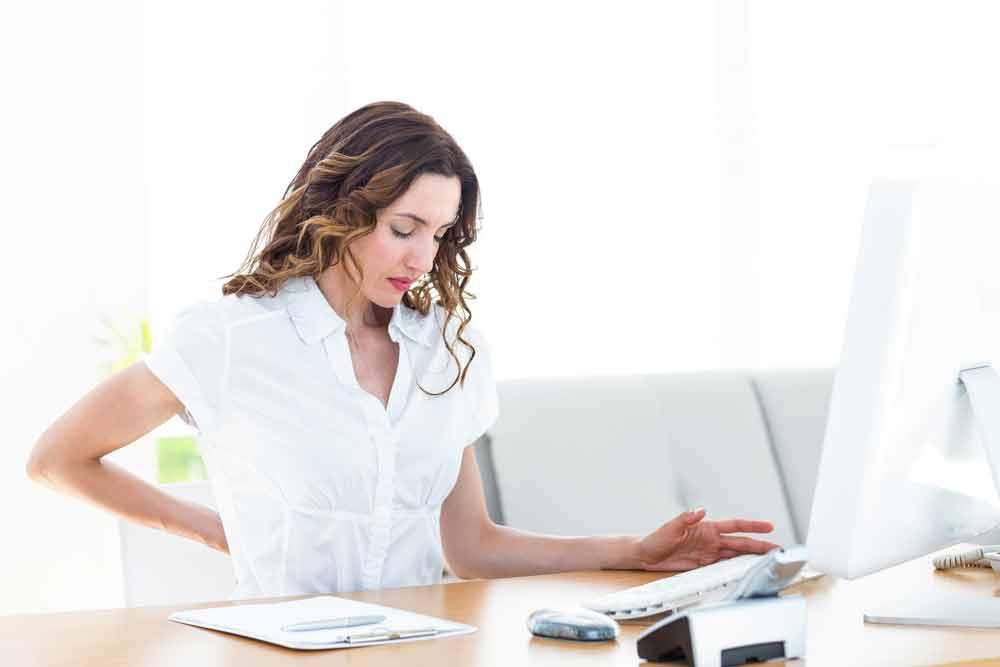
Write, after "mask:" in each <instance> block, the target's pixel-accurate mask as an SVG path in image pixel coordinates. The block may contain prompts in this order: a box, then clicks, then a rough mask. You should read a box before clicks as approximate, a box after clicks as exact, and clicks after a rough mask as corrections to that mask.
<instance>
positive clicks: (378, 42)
mask: <svg viewBox="0 0 1000 667" xmlns="http://www.w3.org/2000/svg"><path fill="white" fill-rule="evenodd" d="M943 7H944V5H943V4H942V3H912V2H908V3H902V2H894V1H893V2H890V1H888V0H880V1H878V2H864V3H861V2H851V3H837V5H836V6H834V5H830V6H827V5H822V4H817V3H808V4H806V3H798V2H792V1H791V0H781V1H777V0H772V1H769V2H761V3H752V4H751V3H748V2H746V0H717V1H716V2H715V3H669V4H666V3H664V4H652V3H643V2H638V1H636V2H632V3H624V4H623V3H616V4H613V5H612V4H610V3H600V4H587V5H583V4H570V3H564V4H558V5H556V4H548V3H545V4H539V3H530V4H529V3H505V4H503V5H495V4H487V3H476V4H473V3H460V2H426V3H419V4H418V3H408V2H384V1H380V2H367V3H346V4H342V3H340V2H320V1H319V0H308V1H306V0H303V1H300V2H294V3H283V4H281V5H278V4H276V3H236V2H232V1H226V2H213V3H198V4H196V3H194V2H191V1H189V0H188V1H185V2H179V3H169V4H164V3H153V2H146V3H144V4H141V5H136V4H135V3H125V2H112V1H111V0H107V1H105V2H103V3H97V4H94V3H91V4H88V5H87V6H86V9H82V8H80V7H79V6H78V5H77V4H75V3H69V2H66V1H64V0H63V1H53V2H48V3H32V4H24V3H22V4H21V5H20V6H19V7H18V9H17V10H13V9H10V8H7V7H5V8H4V9H3V10H2V11H3V15H2V16H0V37H2V39H0V55H2V62H4V67H5V71H4V85H5V88H4V89H5V92H7V93H8V94H7V95H6V98H7V99H14V100H19V101H21V104H20V105H12V104H8V105H7V106H6V107H5V116H4V121H3V123H0V132H2V137H3V146H4V156H3V158H2V160H3V162H2V163H0V164H2V167H0V168H2V170H3V171H2V174H0V175H2V177H3V181H2V182H3V183H4V184H5V193H7V194H8V196H7V198H6V204H7V207H8V208H7V214H8V215H7V218H8V224H7V226H6V227H5V229H6V230H7V235H6V236H5V240H7V242H8V246H7V252H6V253H5V254H4V262H5V267H6V268H7V271H8V273H7V275H8V283H9V285H10V286H9V287H8V296H7V298H8V304H9V307H8V309H7V312H8V313H12V316H11V315H7V316H5V319H4V323H5V324H7V325H8V326H5V327H0V344H2V345H3V349H4V350H5V351H7V352H8V354H6V355H5V356H4V358H3V359H2V360H0V369H2V370H0V396H2V398H3V406H4V415H5V417H6V419H5V424H6V428H7V432H6V434H5V435H6V440H7V441H8V442H9V443H11V444H10V445H9V446H7V447H4V448H2V449H0V464H2V465H0V471H2V472H0V475H2V476H3V477H2V478H0V483H3V484H4V486H3V488H4V489H5V492H4V498H3V499H4V501H5V506H6V507H7V508H8V509H7V510H5V511H4V515H3V516H4V519H5V525H6V526H7V528H8V535H11V536H13V539H11V540H8V544H5V547H6V548H5V549H4V550H3V551H2V552H0V590H3V591H4V596H3V599H2V600H0V613H16V612H35V611H60V610H64V609H74V608H95V607H109V606H116V605H118V604H120V583H119V575H118V569H117V560H116V559H117V557H118V556H117V537H116V534H115V526H114V520H113V519H112V518H111V517H109V516H107V515H105V514H103V513H101V512H100V511H99V510H97V509H94V508H91V507H90V506H89V505H85V504H84V503H82V502H79V501H77V500H74V499H69V498H64V497H62V496H59V495H57V494H54V493H52V492H50V491H47V490H46V489H44V488H42V487H40V486H38V485H35V484H32V483H30V482H29V481H28V480H27V478H26V477H25V475H24V463H25V460H26V457H27V454H28V451H29V449H30V447H31V445H32V443H33V442H34V440H35V438H37V437H38V435H39V434H40V433H41V431H42V430H43V429H44V428H45V427H46V426H47V425H48V423H50V422H51V421H52V420H53V419H54V418H55V417H56V416H57V415H58V414H60V413H61V412H62V411H64V410H65V409H66V408H67V407H69V405H70V404H71V403H72V402H73V401H75V400H76V399H77V398H78V397H79V396H80V395H82V394H83V393H84V392H85V391H86V390H87V389H88V388H90V387H91V386H93V384H95V383H96V382H97V381H99V380H100V378H101V376H102V373H101V370H100V361H101V360H102V354H103V352H102V351H101V350H100V349H98V348H97V347H96V346H95V345H94V343H93V342H92V340H91V337H92V336H93V335H96V334H97V333H99V329H100V317H101V315H102V314H118V313H124V312H129V311H132V312H141V311H142V310H144V309H146V308H147V307H148V308H149V310H150V312H151V313H152V316H153V325H154V345H155V343H156V341H157V340H159V339H160V338H161V336H162V333H163V331H164V330H165V328H166V326H167V324H168V323H169V319H170V317H172V316H173V314H174V313H175V312H176V311H177V310H178V309H179V308H180V307H182V306H183V305H185V304H187V303H190V302H192V301H194V300H197V299H201V298H212V297H214V296H216V295H217V294H219V287H220V284H221V283H220V281H219V280H216V278H218V277H219V276H221V275H223V274H225V273H229V272H231V271H233V270H234V269H235V268H236V267H237V265H238V264H239V262H240V260H241V259H242V258H243V256H244V253H245V252H246V250H247V248H248V246H249V243H250V241H251V240H252V238H253V236H254V235H255V233H256V231H257V228H258V226H259V223H260V221H261V220H262V218H263V217H264V215H265V214H266V213H267V212H268V210H270V208H271V207H272V206H273V205H274V204H275V203H276V202H277V200H278V198H279V197H280V195H281V194H282V192H283V190H284V188H285V186H286V185H287V182H288V181H289V180H290V179H291V177H292V176H293V175H294V172H295V170H296V169H297V168H298V166H299V165H300V164H301V162H302V160H303V159H304V157H305V154H306V151H307V150H308V148H309V147H310V146H311V145H312V143H313V142H314V141H315V140H316V139H317V138H318V137H319V136H320V134H321V133H322V132H323V131H324V130H325V129H327V128H328V127H329V126H330V125H331V124H332V123H333V122H335V121H336V120H337V119H339V118H341V117H342V116H343V115H345V114H346V113H348V112H349V111H351V110H353V109H355V108H357V107H358V106H360V105H362V104H364V103H367V102H371V101H374V100H379V99H396V100H401V101H405V102H408V103H410V104H412V105H414V106H415V107H417V108H418V109H420V110H422V111H425V112H427V113H430V114H431V115H433V116H435V117H436V118H437V119H438V120H439V121H440V122H441V124H442V125H443V126H444V127H445V128H446V129H448V130H449V131H450V132H451V133H452V134H453V135H454V136H455V137H456V139H457V140H458V141H459V143H460V144H461V145H462V146H463V147H464V148H465V149H466V151H467V152H468V154H469V156H470V157H471V159H472V161H473V163H474V165H475V166H476V169H477V171H478V173H479V176H480V180H481V183H482V185H483V197H484V201H483V211H484V214H485V218H484V220H483V225H484V229H483V233H482V236H481V243H480V244H479V247H476V248H474V249H473V259H474V261H475V263H476V264H477V265H478V266H479V267H480V272H479V273H478V274H477V276H476V278H475V279H474V281H473V283H472V290H473V291H474V292H476V293H478V294H479V295H480V297H481V298H480V299H479V300H478V301H476V302H475V303H474V304H473V306H474V322H475V323H476V325H477V326H479V327H480V328H481V329H482V330H483V331H484V332H485V333H486V335H487V336H488V338H489V339H490V341H491V343H492V346H493V348H494V355H495V359H496V364H497V370H498V375H499V376H500V377H501V378H505V377H517V376H527V375H557V374H558V375H567V374H595V373H596V374H600V373H628V372H647V371H670V370H691V369H703V368H711V367H716V366H725V367H754V366H783V365H832V364H833V363H835V362H836V358H837V354H838V352H839V346H840V336H841V330H842V326H843V317H844V314H845V312H846V305H847V296H848V289H849V281H850V276H851V273H852V270H853V261H854V256H855V251H856V242H857V233H858V230H859V225H860V221H861V214H862V208H863V204H864V188H865V186H866V184H867V182H868V180H869V179H870V178H871V177H872V176H874V175H882V174H888V175H893V174H898V173H900V172H901V171H906V170H911V171H913V170H919V169H918V167H917V166H915V165H916V163H918V162H920V161H924V162H927V161H931V162H934V161H935V158H934V157H933V156H935V155H941V154H942V149H935V148H933V146H934V145H937V146H949V147H951V148H949V149H948V151H947V152H948V154H949V155H951V156H952V158H951V159H952V160H953V161H954V162H955V163H956V164H966V163H969V162H977V163H978V164H981V165H983V168H986V169H992V168H993V167H994V165H995V160H992V155H995V154H996V151H995V150H993V149H992V147H994V146H996V145H997V144H998V143H1000V142H997V141H996V134H997V133H996V130H995V128H996V127H997V125H996V123H995V119H996V118H997V117H1000V115H998V113H997V112H998V111H1000V108H998V107H1000V104H998V101H997V98H996V96H995V94H994V92H993V90H994V86H992V80H993V78H995V77H994V76H993V71H992V70H993V64H994V63H996V62H998V56H1000V53H997V50H998V48H1000V47H998V46H997V43H996V41H995V40H994V39H993V35H992V33H991V28H992V26H994V25H996V18H997V17H996V13H997V10H995V9H993V6H992V5H991V4H990V3H986V2H976V3H972V2H956V3H949V4H948V8H947V13H946V12H945V10H944V9H943ZM927 146H932V148H930V149H928V148H926V147H927ZM956 147H957V148H956ZM914 156H917V157H914ZM928 156H931V157H928ZM179 428H181V427H180V426H178V423H176V422H172V423H171V424H169V425H168V426H166V427H165V429H166V430H170V429H179ZM150 454H151V448H150V446H149V445H148V444H142V445H138V446H134V447H130V448H127V449H126V450H123V451H122V452H121V453H120V455H119V458H120V460H121V461H122V462H123V463H124V464H127V465H129V466H130V467H132V468H133V470H134V471H135V472H137V473H139V474H142V475H144V476H151V474H152V470H151V460H150ZM11 545H12V546H11Z"/></svg>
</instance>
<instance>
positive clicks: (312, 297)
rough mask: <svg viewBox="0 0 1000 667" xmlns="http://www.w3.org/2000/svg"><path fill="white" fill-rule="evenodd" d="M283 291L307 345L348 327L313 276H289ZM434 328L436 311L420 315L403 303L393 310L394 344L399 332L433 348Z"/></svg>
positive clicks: (291, 313) (390, 324) (293, 319)
mask: <svg viewBox="0 0 1000 667" xmlns="http://www.w3.org/2000/svg"><path fill="white" fill-rule="evenodd" d="M281 291H282V292H284V293H285V294H286V295H287V304H288V305H287V308H288V314H289V316H290V317H291V318H292V323H293V324H294V325H295V329H296V331H297V332H298V334H299V338H301V339H302V342H303V343H305V344H306V345H311V344H313V343H315V342H316V341H319V340H322V339H323V338H326V337H327V336H329V335H330V334H334V333H337V332H339V331H343V330H344V329H345V328H346V326H347V323H346V322H344V320H343V319H342V318H341V317H340V315H338V314H337V311H335V310H334V309H333V308H332V307H331V306H330V304H329V303H328V302H327V300H326V297H325V296H323V292H321V291H320V289H319V285H317V284H316V280H315V278H313V277H312V276H302V277H296V278H290V279H288V280H287V281H286V282H285V284H284V285H282V287H281ZM434 330H435V327H434V317H433V314H429V315H421V314H420V313H419V312H417V311H416V310H413V309H412V308H408V307H407V306H404V305H403V303H402V302H400V303H398V304H396V306H395V307H394V308H393V309H392V319H390V320H389V338H390V339H392V341H393V342H394V343H398V342H399V338H400V337H399V334H400V333H402V334H403V335H405V336H406V337H407V338H409V339H410V340H412V341H414V342H416V343H420V344H421V345H424V346H425V347H430V345H431V343H432V342H433V339H434Z"/></svg>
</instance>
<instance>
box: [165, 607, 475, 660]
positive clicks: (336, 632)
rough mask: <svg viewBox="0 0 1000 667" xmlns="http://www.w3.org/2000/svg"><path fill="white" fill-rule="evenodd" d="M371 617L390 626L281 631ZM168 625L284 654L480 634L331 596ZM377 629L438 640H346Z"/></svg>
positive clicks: (220, 610) (206, 614) (214, 612)
mask: <svg viewBox="0 0 1000 667" xmlns="http://www.w3.org/2000/svg"><path fill="white" fill-rule="evenodd" d="M368 614H382V615H384V616H385V617H386V620H385V621H383V622H382V623H379V624H378V625H373V626H360V627H354V628H337V629H328V630H310V631H307V632H290V631H285V630H282V629H281V628H282V627H284V626H285V625H289V624H292V623H299V622H303V621H311V620H318V619H326V618H339V617H341V616H361V615H368ZM167 620H169V621H174V622H175V623H184V624H186V625H194V626H197V627H201V628H208V629H210V630H220V631H222V632H228V633H230V634H234V635H241V636H243V637H250V638H252V639H259V640H260V641H265V642H269V643H271V644H277V645H278V646H284V647H286V648H294V649H300V650H305V651H316V650H323V649H332V648H356V647H359V646H374V645H376V644H399V643H402V642H411V641H419V640H422V639H438V638H441V637H452V636H456V635H464V634H468V633H470V632H475V631H476V630H477V628H476V627H475V626H472V625H465V624H464V623H455V622H454V621H447V620H445V619H442V618H435V617H434V616H425V615H423V614H415V613H413V612H410V611H403V610H401V609H393V608H392V607H383V606H380V605H377V604H369V603H367V602H358V601H357V600H348V599H345V598H338V597H335V596H333V595H320V596H317V597H312V598H305V599H303V600H292V601H291V602H271V603H264V604H240V605H233V606H231V607H210V608H207V609H192V610H190V611H178V612H175V613H173V614H171V615H170V616H169V617H167ZM375 627H386V628H391V629H393V630H405V629H409V628H426V627H433V628H436V629H437V634H434V635H429V636H423V637H408V638H405V639H386V640H381V641H366V642H365V643H363V644H350V643H348V642H347V641H345V639H344V635H346V634H354V633H357V632H365V631H366V630H370V629H371V628H375Z"/></svg>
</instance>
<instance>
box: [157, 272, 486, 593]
mask: <svg viewBox="0 0 1000 667" xmlns="http://www.w3.org/2000/svg"><path fill="white" fill-rule="evenodd" d="M455 319H457V318H455ZM443 321H444V310H443V308H441V307H440V306H435V307H434V308H433V309H432V311H431V314H429V315H427V316H422V315H420V314H419V313H418V312H416V311H414V310H412V309H410V308H407V307H405V306H403V305H402V304H400V305H398V306H396V308H395V309H394V311H393V314H392V319H391V321H390V323H389V337H390V338H391V339H392V340H393V341H394V342H396V343H398V344H399V365H398V367H397V369H396V376H395V379H394V381H393V384H392V389H391V391H390V394H389V400H388V408H386V407H383V405H382V403H381V402H380V401H379V399H377V398H376V397H375V396H373V395H371V394H370V393H368V392H367V391H365V390H364V389H362V388H361V386H360V385H359V384H358V382H357V379H356V377H355V375H354V368H353V365H352V362H351V354H350V351H349V349H348V347H347V337H346V336H345V335H344V329H345V323H344V321H343V320H342V319H341V318H340V317H339V316H338V315H337V313H336V311H334V310H333V308H331V307H330V305H329V303H328V302H327V301H326V299H325V298H324V296H323V294H322V292H320V290H319V287H318V286H317V284H316V281H315V280H314V279H312V278H294V279H292V280H289V281H288V282H286V283H285V284H284V285H283V286H282V287H281V289H280V290H279V292H278V294H277V295H276V296H274V297H271V296H269V295H265V296H263V297H259V298H258V297H250V296H240V297H236V296H232V295H230V296H224V297H222V298H220V299H218V300H215V301H209V302H202V303H199V304H196V305H194V306H191V307H189V308H187V309H186V310H184V311H183V312H181V314H180V315H179V316H178V317H177V320H176V322H175V325H174V328H173V331H172V334H171V336H170V338H169V342H168V343H167V344H166V345H162V346H158V349H156V350H155V351H154V352H153V353H152V354H150V355H148V356H147V357H146V358H145V359H144V361H145V363H146V365H147V366H148V367H149V369H150V370H151V371H152V372H153V373H154V374H155V375H156V376H157V377H158V378H159V379H160V380H161V381H162V382H163V383H164V384H165V385H166V386H167V387H169V388H170V390H171V391H172V392H173V393H174V394H175V395H176V396H177V398H178V399H179V400H180V401H181V402H182V403H183V404H184V407H185V412H184V413H183V414H182V418H183V419H184V420H185V421H186V422H188V423H189V424H191V425H192V426H195V427H196V428H197V429H198V432H199V438H198V440H199V449H200V452H201V455H202V458H203V459H204V461H205V465H206V469H207V471H208V476H209V479H210V481H211V483H212V488H213V491H214V493H215V499H216V502H217V504H218V510H219V514H220V515H221V518H222V523H223V526H224V529H225V534H226V540H227V542H228V543H229V550H230V554H231V556H232V561H233V567H234V569H235V575H236V581H237V586H236V589H235V591H234V593H233V595H232V596H231V599H243V598H249V597H268V596H284V595H300V594H311V593H334V592H338V591H352V590H359V589H373V588H380V587H394V586H411V585H423V584H433V583H437V582H439V581H440V580H441V572H442V568H443V562H444V561H443V557H442V547H441V533H440V516H441V504H442V503H443V502H444V500H445V498H446V497H447V496H448V494H449V493H450V492H451V490H452V488H453V487H454V485H455V481H456V480H457V478H458V471H459V466H460V463H461V459H462V452H463V450H464V448H465V447H466V446H467V445H470V444H472V443H473V442H474V441H475V440H476V439H477V438H479V436H481V435H482V434H483V433H484V432H485V431H486V429H487V428H488V427H489V426H491V425H492V423H493V422H494V420H495V419H496V418H497V414H498V405H497V393H496V386H495V383H494V379H493V371H492V365H491V361H490V354H489V350H488V348H487V345H486V342H485V341H484V339H483V338H482V336H480V335H479V334H478V332H476V331H474V330H473V329H472V327H471V326H470V327H467V328H466V331H465V332H464V334H463V337H464V338H466V339H467V340H469V341H470V342H471V343H472V344H473V345H474V346H475V348H476V355H475V358H474V359H473V361H472V364H471V365H470V366H469V371H468V375H467V377H466V381H465V387H464V388H462V387H460V386H459V385H458V384H456V385H455V386H454V387H453V388H452V389H451V390H449V391H448V392H447V393H446V394H444V395H443V396H428V395H427V394H426V393H424V392H423V391H421V389H420V388H418V386H417V385H418V384H419V385H420V386H422V387H423V388H425V389H427V390H428V391H431V392H439V391H441V390H443V389H445V388H446V387H447V386H448V385H449V384H451V382H452V380H453V379H454V378H455V375H456V371H457V369H456V365H455V362H454V360H453V359H452V358H451V355H450V354H449V353H448V351H447V349H446V348H445V345H444V341H443V340H442V337H441V330H442V329H441V327H442V325H443ZM456 329H457V323H456V322H454V321H453V322H452V323H449V341H453V340H454V334H455V331H456ZM452 347H453V348H454V350H455V353H456V354H457V355H458V357H459V359H460V360H461V361H462V364H463V366H464V364H465V362H466V361H467V360H468V356H469V353H468V350H467V349H466V348H465V346H464V345H462V344H461V343H458V342H455V343H453V344H452Z"/></svg>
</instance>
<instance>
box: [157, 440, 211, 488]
mask: <svg viewBox="0 0 1000 667" xmlns="http://www.w3.org/2000/svg"><path fill="white" fill-rule="evenodd" d="M156 468H157V479H158V481H159V482H160V484H170V483H173V482H193V481H196V480H200V479H208V475H207V473H206V471H205V462H204V461H202V459H201V456H200V455H199V454H198V442H197V441H196V440H195V438H194V437H193V436H173V437H164V438H157V439H156Z"/></svg>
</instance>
